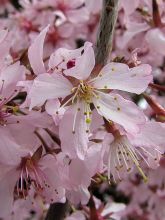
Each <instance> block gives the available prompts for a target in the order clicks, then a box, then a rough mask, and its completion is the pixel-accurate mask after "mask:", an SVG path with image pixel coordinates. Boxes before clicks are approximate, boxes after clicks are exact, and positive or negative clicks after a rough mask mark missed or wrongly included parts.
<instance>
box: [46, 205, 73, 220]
mask: <svg viewBox="0 0 165 220" xmlns="http://www.w3.org/2000/svg"><path fill="white" fill-rule="evenodd" d="M68 212H69V203H68V201H67V202H66V203H54V204H52V205H50V208H49V210H48V213H47V216H46V218H45V220H64V218H65V217H66V213H68Z"/></svg>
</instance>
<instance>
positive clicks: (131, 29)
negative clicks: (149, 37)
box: [117, 22, 149, 49]
mask: <svg viewBox="0 0 165 220" xmlns="http://www.w3.org/2000/svg"><path fill="white" fill-rule="evenodd" d="M148 29H149V25H148V24H147V23H135V22H130V23H128V30H126V31H125V33H124V35H123V36H122V37H120V38H119V39H118V41H117V45H118V47H119V48H120V49H123V48H124V47H126V46H127V44H128V43H129V41H130V40H131V39H132V38H133V37H134V36H136V35H137V34H139V33H142V32H144V31H146V30H148Z"/></svg>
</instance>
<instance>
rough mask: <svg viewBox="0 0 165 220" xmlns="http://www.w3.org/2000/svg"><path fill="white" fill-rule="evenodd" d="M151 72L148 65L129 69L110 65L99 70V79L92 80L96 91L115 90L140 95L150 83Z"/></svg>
mask: <svg viewBox="0 0 165 220" xmlns="http://www.w3.org/2000/svg"><path fill="white" fill-rule="evenodd" d="M151 71H152V69H151V66H150V65H148V64H142V65H140V66H137V67H134V68H131V69H129V68H128V66H127V65H125V64H120V63H110V64H107V65H106V66H105V67H104V68H103V69H102V70H101V72H100V74H101V75H100V77H97V79H95V80H93V85H94V87H96V88H98V89H105V88H106V89H117V90H123V91H127V92H132V93H136V94H140V93H142V92H144V91H145V90H146V88H147V86H148V84H149V83H150V82H151V81H152V74H151Z"/></svg>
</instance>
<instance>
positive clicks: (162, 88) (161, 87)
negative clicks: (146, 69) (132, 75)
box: [149, 83, 165, 92]
mask: <svg viewBox="0 0 165 220" xmlns="http://www.w3.org/2000/svg"><path fill="white" fill-rule="evenodd" d="M149 86H150V87H151V88H153V89H156V90H158V91H161V92H165V86H162V85H158V84H155V83H150V84H149Z"/></svg>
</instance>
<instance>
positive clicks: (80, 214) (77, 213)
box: [65, 211, 86, 220]
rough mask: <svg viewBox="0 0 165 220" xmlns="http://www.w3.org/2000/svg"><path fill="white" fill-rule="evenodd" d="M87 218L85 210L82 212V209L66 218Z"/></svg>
mask: <svg viewBox="0 0 165 220" xmlns="http://www.w3.org/2000/svg"><path fill="white" fill-rule="evenodd" d="M77 219H79V220H86V218H85V216H84V214H83V212H82V213H81V211H76V212H74V213H73V214H72V215H71V216H69V217H67V218H66V219H65V220H77Z"/></svg>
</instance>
